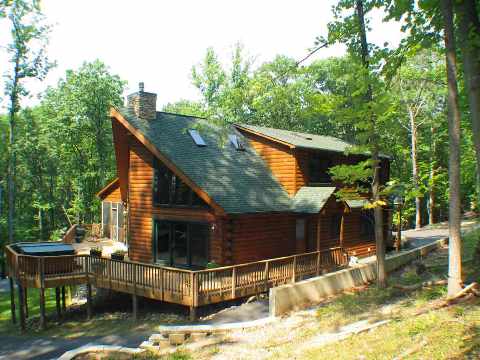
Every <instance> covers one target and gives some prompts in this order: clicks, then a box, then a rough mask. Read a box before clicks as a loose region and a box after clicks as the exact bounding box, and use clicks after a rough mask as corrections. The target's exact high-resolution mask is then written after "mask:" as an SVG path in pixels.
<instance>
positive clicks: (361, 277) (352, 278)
mask: <svg viewBox="0 0 480 360" xmlns="http://www.w3.org/2000/svg"><path fill="white" fill-rule="evenodd" d="M447 242H448V238H445V239H440V240H437V241H435V242H433V243H431V244H428V245H424V246H421V247H418V248H415V249H412V250H407V251H403V252H401V253H398V254H394V255H391V256H388V257H387V259H386V264H385V265H386V270H387V272H391V271H393V270H395V269H398V268H399V267H400V266H402V265H405V264H407V263H409V262H411V261H413V260H416V259H418V258H421V257H422V256H425V255H427V254H428V253H429V252H431V251H433V250H435V249H437V248H439V247H441V246H443V245H445V244H446V243H447ZM376 275H377V271H376V262H375V260H374V259H371V260H369V261H368V262H366V263H364V264H359V265H356V266H355V267H351V268H348V269H345V270H340V271H336V272H333V273H329V274H326V275H323V276H319V277H315V278H312V279H308V280H303V281H299V282H297V283H295V284H288V285H283V286H279V287H276V288H272V289H270V295H269V299H270V300H269V301H270V304H269V307H270V316H279V315H282V314H284V313H286V312H289V311H292V310H298V309H301V308H303V307H305V306H308V305H310V304H312V303H318V302H320V301H321V300H322V299H324V298H326V297H328V296H331V295H334V294H338V293H340V292H342V291H344V290H347V289H351V288H353V287H356V286H361V285H364V284H367V283H370V282H372V281H374V280H375V279H376Z"/></svg>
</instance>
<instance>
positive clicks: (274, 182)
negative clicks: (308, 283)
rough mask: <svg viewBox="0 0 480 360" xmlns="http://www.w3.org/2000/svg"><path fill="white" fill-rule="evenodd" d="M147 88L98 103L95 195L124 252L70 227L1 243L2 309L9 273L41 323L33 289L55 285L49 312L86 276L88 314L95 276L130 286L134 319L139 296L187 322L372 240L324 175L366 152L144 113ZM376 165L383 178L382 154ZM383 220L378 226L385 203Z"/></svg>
mask: <svg viewBox="0 0 480 360" xmlns="http://www.w3.org/2000/svg"><path fill="white" fill-rule="evenodd" d="M156 99H157V96H156V94H153V93H148V92H145V91H143V86H140V90H139V91H138V92H136V93H134V94H132V95H130V96H129V97H128V101H127V106H126V107H125V108H121V109H116V108H112V109H111V121H112V131H113V141H114V148H115V156H116V161H117V175H118V178H117V179H115V180H114V181H112V182H111V183H110V184H108V185H107V186H106V187H105V188H104V189H102V190H101V191H100V192H99V193H98V194H97V196H98V197H99V198H100V199H101V201H102V223H101V229H102V233H103V234H102V235H103V236H105V237H108V238H110V239H112V240H114V241H115V242H116V243H120V242H123V243H125V244H126V246H127V247H128V260H129V261H118V260H115V259H111V258H109V257H105V256H102V257H98V256H93V255H91V254H90V255H87V254H80V253H78V252H75V250H74V248H73V245H69V244H72V243H73V234H75V233H76V228H77V225H73V226H72V227H71V228H70V229H69V231H68V232H67V234H66V235H65V236H64V238H63V242H62V243H53V244H52V243H38V244H34V245H35V246H33V247H32V244H25V243H23V244H22V243H19V244H14V245H8V246H6V260H7V265H8V266H7V268H8V276H9V278H10V291H11V294H12V296H11V313H12V321H13V322H14V323H15V321H16V320H15V319H16V315H15V314H16V310H15V309H16V305H15V296H14V293H15V286H14V283H15V282H16V284H17V289H18V302H19V307H18V309H19V313H20V326H21V328H22V329H23V330H24V329H25V328H26V321H25V319H26V314H27V313H28V312H27V311H26V309H28V305H27V297H26V296H25V291H26V289H27V288H38V289H39V291H40V295H39V304H40V327H41V328H45V324H46V315H45V289H46V288H55V294H56V305H57V306H56V309H57V314H58V315H59V316H60V314H61V312H62V308H63V309H64V308H65V286H66V285H72V284H86V286H87V292H86V293H87V315H88V316H89V317H90V316H91V314H92V286H95V287H97V288H105V289H111V290H114V291H120V292H124V293H129V294H131V295H132V307H133V318H134V319H136V318H137V308H138V301H137V297H138V296H142V297H146V298H150V299H155V300H159V301H164V302H170V303H175V304H180V305H184V306H188V307H189V308H190V317H191V319H192V320H194V319H195V318H196V309H197V308H198V307H201V306H204V305H208V304H214V303H218V302H222V301H228V300H233V299H238V298H242V297H246V296H251V295H255V294H259V293H261V292H266V291H268V289H269V288H272V287H275V286H279V285H281V284H287V283H294V282H296V281H297V280H301V279H305V278H308V277H312V276H318V275H320V274H322V273H323V272H328V271H332V270H334V269H338V268H341V267H344V266H346V265H347V264H348V256H346V255H356V256H364V255H370V254H373V253H374V252H375V242H374V234H373V233H374V232H373V229H374V223H373V216H372V214H371V210H366V209H365V207H364V204H365V203H366V202H365V201H364V200H361V199H357V200H349V201H338V200H337V199H336V197H335V192H336V190H337V189H338V188H340V187H341V184H338V183H334V182H332V179H331V178H330V176H329V173H328V169H329V168H330V167H331V166H333V165H337V164H353V163H356V162H358V161H360V160H362V159H363V158H365V156H363V157H362V156H360V155H346V153H345V150H346V149H348V147H349V146H350V145H349V144H347V143H346V142H344V141H342V140H339V139H336V138H332V137H326V136H320V135H313V134H305V133H299V132H293V131H286V130H279V129H272V128H265V127H260V126H252V125H243V124H237V125H233V126H231V127H229V128H219V127H216V126H214V125H212V124H211V123H209V122H208V121H207V120H206V119H200V118H196V117H193V116H184V115H179V114H171V113H166V112H157V111H156ZM380 165H381V181H382V183H385V182H386V181H387V180H388V178H389V159H388V157H386V156H382V158H381V164H380ZM384 218H385V222H384V223H385V234H386V235H388V234H389V233H390V232H389V231H388V229H389V224H390V216H389V212H388V210H387V209H385V212H384ZM387 242H388V240H387ZM32 249H34V250H35V251H36V252H32ZM65 250H68V251H70V253H69V254H67V255H66V254H64V252H65ZM218 265H220V266H221V267H218ZM205 268H206V269H205ZM60 295H62V296H60ZM60 299H62V301H60ZM61 303H63V306H61Z"/></svg>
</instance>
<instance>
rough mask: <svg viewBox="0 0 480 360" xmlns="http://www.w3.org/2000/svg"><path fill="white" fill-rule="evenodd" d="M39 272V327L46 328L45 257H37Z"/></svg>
mask: <svg viewBox="0 0 480 360" xmlns="http://www.w3.org/2000/svg"><path fill="white" fill-rule="evenodd" d="M38 265H39V268H40V269H39V273H40V289H39V290H40V296H39V300H40V329H41V330H45V329H46V328H47V318H46V316H45V258H40V259H39V263H38Z"/></svg>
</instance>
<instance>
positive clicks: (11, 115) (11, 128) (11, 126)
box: [7, 52, 20, 244]
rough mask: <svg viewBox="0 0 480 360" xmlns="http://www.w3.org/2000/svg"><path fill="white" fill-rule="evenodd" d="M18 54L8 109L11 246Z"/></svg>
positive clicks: (11, 237)
mask: <svg viewBox="0 0 480 360" xmlns="http://www.w3.org/2000/svg"><path fill="white" fill-rule="evenodd" d="M19 64H20V54H19V53H18V52H17V54H16V58H15V69H14V79H13V84H12V89H11V92H10V109H9V114H8V115H9V118H8V126H9V132H10V134H9V139H8V146H9V150H10V151H9V157H8V180H7V196H8V220H7V223H8V224H7V228H8V242H9V243H10V244H12V243H13V242H14V241H15V173H16V171H15V170H16V169H15V167H16V162H17V157H16V149H15V116H16V114H17V112H18V80H19V79H18V74H19V72H20V65H19Z"/></svg>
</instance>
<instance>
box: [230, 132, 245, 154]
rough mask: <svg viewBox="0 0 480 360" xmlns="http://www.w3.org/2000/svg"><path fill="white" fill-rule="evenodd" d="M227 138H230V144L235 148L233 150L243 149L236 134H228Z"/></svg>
mask: <svg viewBox="0 0 480 360" xmlns="http://www.w3.org/2000/svg"><path fill="white" fill-rule="evenodd" d="M228 139H229V140H230V144H232V146H233V147H234V148H235V150H238V151H243V150H245V147H244V146H243V143H242V141H241V140H240V138H239V137H238V136H237V135H228Z"/></svg>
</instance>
